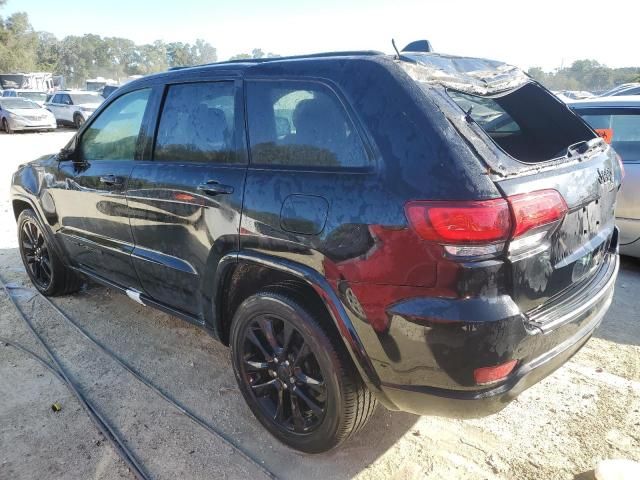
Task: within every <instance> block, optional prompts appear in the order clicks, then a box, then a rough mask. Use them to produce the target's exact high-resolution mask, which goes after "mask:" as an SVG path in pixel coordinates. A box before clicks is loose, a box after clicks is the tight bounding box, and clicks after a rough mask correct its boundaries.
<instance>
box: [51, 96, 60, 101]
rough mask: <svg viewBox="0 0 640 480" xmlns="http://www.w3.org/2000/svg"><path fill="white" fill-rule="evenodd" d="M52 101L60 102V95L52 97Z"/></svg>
mask: <svg viewBox="0 0 640 480" xmlns="http://www.w3.org/2000/svg"><path fill="white" fill-rule="evenodd" d="M51 103H60V95H58V94H56V95H54V96H53V97H52V98H51Z"/></svg>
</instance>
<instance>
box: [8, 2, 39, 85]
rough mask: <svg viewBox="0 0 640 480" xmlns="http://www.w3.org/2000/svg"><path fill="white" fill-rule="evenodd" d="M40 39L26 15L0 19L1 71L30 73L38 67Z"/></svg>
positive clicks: (20, 14)
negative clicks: (37, 55) (37, 53)
mask: <svg viewBox="0 0 640 480" xmlns="http://www.w3.org/2000/svg"><path fill="white" fill-rule="evenodd" d="M37 45H38V37H37V35H36V33H35V32H34V30H33V28H32V27H31V24H30V23H29V17H28V16H27V14H26V13H23V12H17V13H14V14H12V15H11V16H9V17H8V18H7V19H6V20H5V19H3V18H1V17H0V71H3V72H12V71H21V70H22V71H29V70H33V69H35V67H36V49H37Z"/></svg>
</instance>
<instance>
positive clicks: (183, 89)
mask: <svg viewBox="0 0 640 480" xmlns="http://www.w3.org/2000/svg"><path fill="white" fill-rule="evenodd" d="M234 125H235V86H234V84H233V82H207V83H185V84H180V85H171V86H170V87H169V90H168V91H167V95H166V98H165V101H164V107H163V109H162V116H161V117H160V125H159V126H158V135H157V137H156V146H155V151H154V159H155V160H160V161H169V162H213V163H237V162H241V161H243V159H242V158H241V157H240V156H239V155H237V152H236V148H235V145H236V141H235V129H234Z"/></svg>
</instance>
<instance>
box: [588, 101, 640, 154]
mask: <svg viewBox="0 0 640 480" xmlns="http://www.w3.org/2000/svg"><path fill="white" fill-rule="evenodd" d="M577 112H578V113H579V114H580V115H581V116H582V118H583V119H584V120H585V122H587V123H588V124H589V125H590V126H591V128H593V129H594V130H596V131H597V132H598V133H599V134H600V135H603V136H604V135H606V136H607V137H608V138H609V139H610V142H611V146H612V147H613V148H614V150H615V151H616V152H618V153H619V154H620V156H621V157H622V161H623V162H625V163H631V162H633V163H636V162H640V111H634V112H624V111H617V112H616V111H606V110H602V111H601V112H597V111H594V110H577Z"/></svg>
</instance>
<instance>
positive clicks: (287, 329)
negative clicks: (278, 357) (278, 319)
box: [282, 322, 294, 355]
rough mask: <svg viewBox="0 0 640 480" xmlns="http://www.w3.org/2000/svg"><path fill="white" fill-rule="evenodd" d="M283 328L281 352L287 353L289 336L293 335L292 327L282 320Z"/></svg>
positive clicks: (289, 341)
mask: <svg viewBox="0 0 640 480" xmlns="http://www.w3.org/2000/svg"><path fill="white" fill-rule="evenodd" d="M283 324H284V328H283V331H282V353H283V354H285V355H287V353H289V344H290V343H291V337H292V336H293V332H294V330H293V327H292V326H291V325H290V324H289V323H288V322H283Z"/></svg>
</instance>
